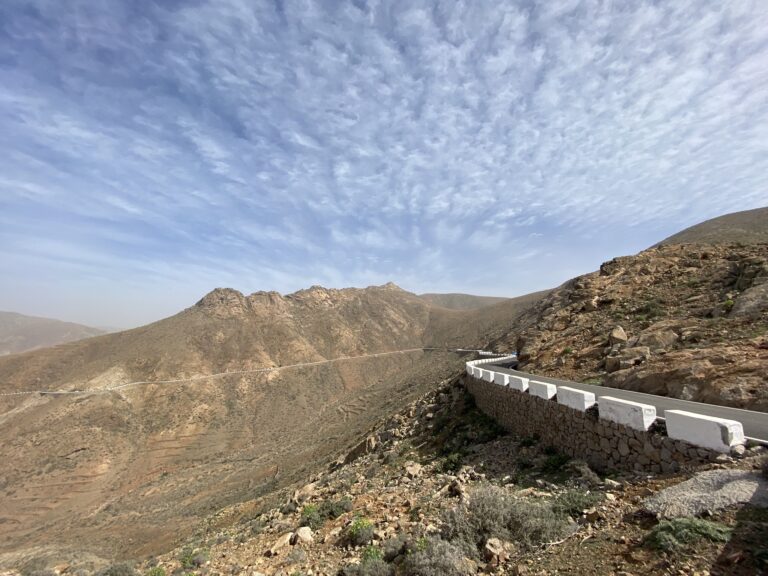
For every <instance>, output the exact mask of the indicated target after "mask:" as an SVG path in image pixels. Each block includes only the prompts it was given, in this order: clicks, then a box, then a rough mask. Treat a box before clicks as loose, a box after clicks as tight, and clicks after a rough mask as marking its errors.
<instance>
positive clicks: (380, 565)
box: [340, 559, 395, 576]
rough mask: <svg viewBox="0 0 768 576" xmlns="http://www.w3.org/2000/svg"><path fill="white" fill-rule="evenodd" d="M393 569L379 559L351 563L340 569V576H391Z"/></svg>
mask: <svg viewBox="0 0 768 576" xmlns="http://www.w3.org/2000/svg"><path fill="white" fill-rule="evenodd" d="M394 573H395V571H394V570H393V569H392V567H391V566H390V565H389V564H387V563H386V562H384V561H383V560H381V559H378V560H371V561H370V562H361V563H360V564H352V565H350V566H345V567H344V568H342V569H341V572H340V574H341V575H342V576H392V575H393V574H394Z"/></svg>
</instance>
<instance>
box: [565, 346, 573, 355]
mask: <svg viewBox="0 0 768 576" xmlns="http://www.w3.org/2000/svg"><path fill="white" fill-rule="evenodd" d="M571 354H573V348H571V347H570V346H568V347H566V348H563V356H570V355H571Z"/></svg>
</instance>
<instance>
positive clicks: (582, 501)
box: [552, 490, 603, 516]
mask: <svg viewBox="0 0 768 576" xmlns="http://www.w3.org/2000/svg"><path fill="white" fill-rule="evenodd" d="M602 500H603V495H602V494H600V493H597V492H581V491H580V490H569V491H568V492H564V493H562V494H558V496H557V497H556V498H555V500H554V502H552V510H554V511H555V513H556V514H561V515H563V516H576V515H578V514H581V512H582V511H583V510H586V509H587V508H591V507H592V506H594V505H595V504H597V503H598V502H601V501H602Z"/></svg>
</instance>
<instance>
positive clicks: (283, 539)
mask: <svg viewBox="0 0 768 576" xmlns="http://www.w3.org/2000/svg"><path fill="white" fill-rule="evenodd" d="M292 538H293V532H288V533H286V534H283V535H282V536H280V538H278V539H277V540H275V543H274V544H272V547H271V548H270V549H269V550H267V553H266V556H277V555H278V554H280V551H281V550H282V549H283V548H285V547H286V546H288V545H289V544H290V543H291V539H292Z"/></svg>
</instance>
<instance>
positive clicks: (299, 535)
mask: <svg viewBox="0 0 768 576" xmlns="http://www.w3.org/2000/svg"><path fill="white" fill-rule="evenodd" d="M313 540H314V536H313V535H312V529H311V528H310V527H309V526H302V527H301V528H299V529H298V530H296V533H295V534H294V535H293V539H292V540H291V544H298V543H299V542H301V543H302V544H311V543H312V541H313Z"/></svg>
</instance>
